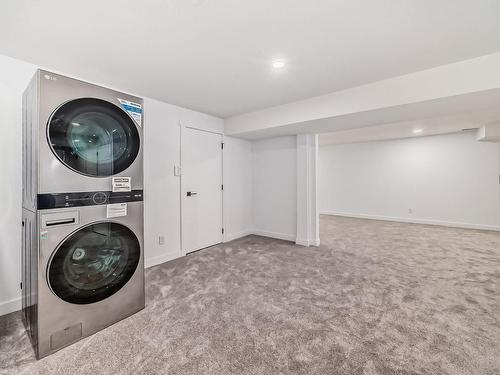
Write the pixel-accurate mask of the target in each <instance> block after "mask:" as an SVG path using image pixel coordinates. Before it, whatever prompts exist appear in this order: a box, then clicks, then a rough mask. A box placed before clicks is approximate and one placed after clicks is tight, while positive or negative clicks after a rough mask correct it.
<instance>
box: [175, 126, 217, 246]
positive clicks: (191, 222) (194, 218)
mask: <svg viewBox="0 0 500 375" xmlns="http://www.w3.org/2000/svg"><path fill="white" fill-rule="evenodd" d="M221 145H222V135H220V134H215V133H210V132H206V131H202V130H197V129H192V128H184V129H183V132H182V155H181V162H182V184H181V185H182V188H181V194H182V248H183V251H184V253H185V254H186V253H189V252H191V251H195V250H199V249H203V248H204V247H208V246H212V245H215V244H217V243H220V242H222V147H221Z"/></svg>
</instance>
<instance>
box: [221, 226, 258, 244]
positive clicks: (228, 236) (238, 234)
mask: <svg viewBox="0 0 500 375" xmlns="http://www.w3.org/2000/svg"><path fill="white" fill-rule="evenodd" d="M254 233H255V232H254V231H253V230H251V229H247V230H244V231H241V232H236V233H228V234H224V241H223V243H226V242H230V241H234V240H237V239H238V238H242V237H246V236H249V235H251V234H254Z"/></svg>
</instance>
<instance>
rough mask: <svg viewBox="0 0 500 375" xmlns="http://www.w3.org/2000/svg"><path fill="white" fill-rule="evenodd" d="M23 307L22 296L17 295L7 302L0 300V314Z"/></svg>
mask: <svg viewBox="0 0 500 375" xmlns="http://www.w3.org/2000/svg"><path fill="white" fill-rule="evenodd" d="M21 308H22V303H21V297H17V298H14V299H11V300H9V301H5V302H0V316H2V315H7V314H10V313H11V312H14V311H18V310H21Z"/></svg>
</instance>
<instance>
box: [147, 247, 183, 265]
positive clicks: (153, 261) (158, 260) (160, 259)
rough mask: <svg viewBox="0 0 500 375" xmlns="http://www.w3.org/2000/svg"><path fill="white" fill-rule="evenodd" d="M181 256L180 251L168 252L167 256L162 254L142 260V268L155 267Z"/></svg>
mask: <svg viewBox="0 0 500 375" xmlns="http://www.w3.org/2000/svg"><path fill="white" fill-rule="evenodd" d="M181 256H182V254H181V251H180V250H179V251H177V252H172V251H170V252H168V253H167V254H162V255H158V256H155V257H151V258H146V259H145V260H144V268H149V267H153V266H157V265H158V264H162V263H165V262H168V261H171V260H174V259H177V258H180V257H181Z"/></svg>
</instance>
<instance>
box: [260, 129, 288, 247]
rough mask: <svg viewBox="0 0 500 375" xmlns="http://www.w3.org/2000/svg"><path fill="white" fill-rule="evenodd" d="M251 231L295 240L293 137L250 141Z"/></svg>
mask: <svg viewBox="0 0 500 375" xmlns="http://www.w3.org/2000/svg"><path fill="white" fill-rule="evenodd" d="M252 153H253V221H254V227H255V228H254V229H255V230H254V233H255V234H260V235H263V236H270V237H275V238H282V239H286V240H290V241H295V239H296V234H297V141H296V137H295V136H287V137H278V138H271V139H264V140H260V141H254V142H252Z"/></svg>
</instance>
